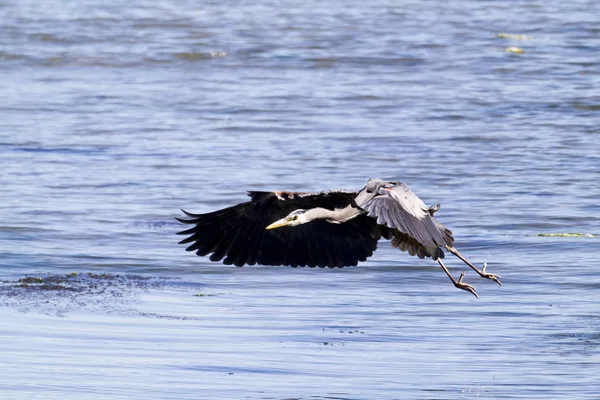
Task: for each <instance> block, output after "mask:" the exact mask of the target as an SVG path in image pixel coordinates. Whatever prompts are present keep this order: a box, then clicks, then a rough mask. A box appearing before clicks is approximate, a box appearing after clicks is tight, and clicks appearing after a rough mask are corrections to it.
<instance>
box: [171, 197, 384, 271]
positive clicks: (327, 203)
mask: <svg viewBox="0 0 600 400" xmlns="http://www.w3.org/2000/svg"><path fill="white" fill-rule="evenodd" d="M249 195H250V197H251V199H252V200H251V201H248V202H246V203H242V204H238V205H236V206H232V207H228V208H225V209H223V210H219V211H215V212H211V213H207V214H192V213H188V212H185V211H184V212H185V214H186V215H187V216H188V217H190V218H191V219H179V218H178V220H179V221H180V222H182V223H185V224H192V225H194V226H193V227H192V228H191V229H187V230H185V231H182V232H179V233H180V234H182V235H189V236H188V237H187V238H185V239H183V240H182V241H181V242H180V243H190V245H189V246H188V247H187V248H186V250H188V251H195V252H196V254H198V255H202V256H204V255H208V254H211V253H212V255H211V257H210V259H211V260H212V261H220V260H223V262H224V263H225V264H234V265H237V266H242V265H244V264H255V263H256V264H263V265H291V266H309V267H316V266H319V267H343V266H348V265H356V264H357V263H358V261H364V260H366V259H367V258H368V257H369V256H371V255H372V254H373V251H374V250H375V249H376V248H377V241H378V240H379V238H380V233H379V230H378V228H377V224H376V222H375V220H374V219H372V218H369V217H367V216H366V215H359V216H357V217H355V218H353V219H351V220H349V221H346V222H345V223H343V224H333V223H329V222H326V221H324V220H315V221H312V222H309V223H306V224H303V225H298V226H293V227H285V226H284V227H281V228H277V229H272V230H266V229H265V228H266V227H267V226H268V225H269V224H271V223H273V222H275V221H277V220H279V219H281V218H283V217H285V216H286V215H288V214H289V213H290V212H292V211H294V210H297V209H311V208H315V207H323V208H327V209H335V208H343V207H345V206H347V205H348V204H351V203H352V202H353V201H354V197H355V196H356V193H347V192H328V193H319V194H308V193H290V192H277V193H272V192H250V193H249Z"/></svg>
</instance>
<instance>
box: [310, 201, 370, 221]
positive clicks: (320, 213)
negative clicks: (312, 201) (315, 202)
mask: <svg viewBox="0 0 600 400" xmlns="http://www.w3.org/2000/svg"><path fill="white" fill-rule="evenodd" d="M361 212H362V211H361V210H360V209H358V208H356V207H352V205H348V206H346V207H344V208H338V209H335V210H328V209H326V208H321V207H317V208H313V209H312V210H309V211H307V213H306V214H308V215H307V218H308V219H309V220H311V221H312V220H316V219H324V220H326V221H327V222H330V223H333V224H342V223H344V222H346V221H349V220H351V219H352V218H354V217H357V216H359V215H360V214H361Z"/></svg>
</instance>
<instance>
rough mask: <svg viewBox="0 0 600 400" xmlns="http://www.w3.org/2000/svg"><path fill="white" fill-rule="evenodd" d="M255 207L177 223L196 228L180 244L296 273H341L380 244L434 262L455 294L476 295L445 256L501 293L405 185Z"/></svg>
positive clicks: (262, 197)
mask: <svg viewBox="0 0 600 400" xmlns="http://www.w3.org/2000/svg"><path fill="white" fill-rule="evenodd" d="M248 195H249V196H250V198H251V200H250V201H248V202H245V203H241V204H238V205H235V206H232V207H228V208H225V209H222V210H218V211H214V212H211V213H207V214H192V213H189V212H187V211H184V210H182V211H183V212H184V213H185V214H186V215H187V216H188V217H190V218H191V219H180V218H177V220H178V221H180V222H182V223H184V224H192V225H194V226H193V227H192V228H191V229H187V230H185V231H182V232H179V234H181V235H190V236H189V237H187V238H185V239H183V240H182V241H181V242H179V243H180V244H183V243H191V245H190V246H189V247H187V248H186V250H187V251H195V252H196V254H197V255H199V256H206V255H208V254H211V253H212V254H211V256H210V260H211V261H220V260H222V259H223V258H225V259H224V260H223V263H225V264H234V265H237V266H243V265H244V264H248V265H254V264H262V265H290V266H293V267H304V266H307V267H317V266H318V267H332V268H333V267H344V266H349V265H356V264H358V262H359V261H365V260H366V259H367V258H368V257H370V256H371V255H372V254H373V251H375V249H376V248H377V242H378V241H379V239H381V238H382V237H384V238H386V239H391V241H392V246H394V247H398V248H399V249H400V250H402V251H407V252H408V253H409V254H410V255H412V256H414V255H416V256H418V257H419V258H425V257H431V258H432V259H433V260H434V261H437V262H438V263H439V264H440V266H441V267H442V269H443V270H444V272H446V274H447V275H448V277H449V278H450V280H451V281H452V283H453V284H454V286H456V287H457V288H460V289H464V290H467V291H469V292H471V293H473V294H474V295H475V296H476V297H478V296H477V293H476V292H475V288H474V287H473V286H471V285H469V284H467V283H464V282H463V278H464V275H465V273H464V272H462V273H461V275H460V277H459V278H458V280H456V279H455V278H454V277H453V276H452V274H450V271H448V268H446V266H445V265H444V263H443V262H442V258H444V250H443V249H446V250H448V251H449V252H450V253H452V254H454V255H455V256H457V257H458V258H460V259H461V260H462V261H464V262H465V263H466V264H467V265H468V266H469V267H471V268H472V269H473V270H474V271H476V272H477V273H478V274H479V275H480V276H481V277H483V278H487V279H491V280H494V281H495V282H497V283H498V284H499V285H500V284H501V283H500V276H498V275H494V274H490V273H488V272H486V270H485V269H486V266H487V265H486V264H485V263H484V265H483V268H482V269H478V268H477V267H475V266H474V265H473V264H471V263H470V262H469V261H468V260H467V259H466V258H464V257H463V256H462V255H461V254H460V253H459V252H458V250H456V249H455V248H454V247H453V246H452V244H453V242H454V237H453V236H452V232H451V231H450V230H449V229H447V228H446V227H444V225H442V224H441V223H440V222H439V221H438V220H437V219H435V218H434V216H433V215H434V213H435V212H436V211H437V210H438V209H439V204H437V205H435V206H432V207H427V206H426V205H425V204H424V203H423V201H422V200H421V199H420V198H419V197H417V195H415V194H414V193H413V192H412V191H411V190H410V189H409V188H408V186H407V185H406V184H405V183H402V182H390V181H382V180H380V179H370V180H369V181H368V182H367V183H366V185H365V187H364V188H362V189H361V190H360V191H358V192H346V191H330V192H322V193H301V192H257V191H251V192H248Z"/></svg>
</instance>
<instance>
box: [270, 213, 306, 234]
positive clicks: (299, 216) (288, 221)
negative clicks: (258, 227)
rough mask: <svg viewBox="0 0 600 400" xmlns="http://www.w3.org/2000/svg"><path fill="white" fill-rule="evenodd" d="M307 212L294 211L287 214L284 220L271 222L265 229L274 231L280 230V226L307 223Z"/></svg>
mask: <svg viewBox="0 0 600 400" xmlns="http://www.w3.org/2000/svg"><path fill="white" fill-rule="evenodd" d="M306 211H307V210H300V209H298V210H294V211H292V212H291V213H289V214H288V215H287V216H285V217H284V218H281V219H280V220H277V221H275V222H273V223H272V224H271V225H269V226H267V227H266V229H275V228H280V227H282V226H296V225H301V224H305V223H307V222H309V221H310V220H309V219H308V218H306Z"/></svg>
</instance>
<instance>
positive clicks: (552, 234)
mask: <svg viewBox="0 0 600 400" xmlns="http://www.w3.org/2000/svg"><path fill="white" fill-rule="evenodd" d="M536 236H543V237H598V235H594V234H592V233H538V234H537V235H536Z"/></svg>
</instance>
